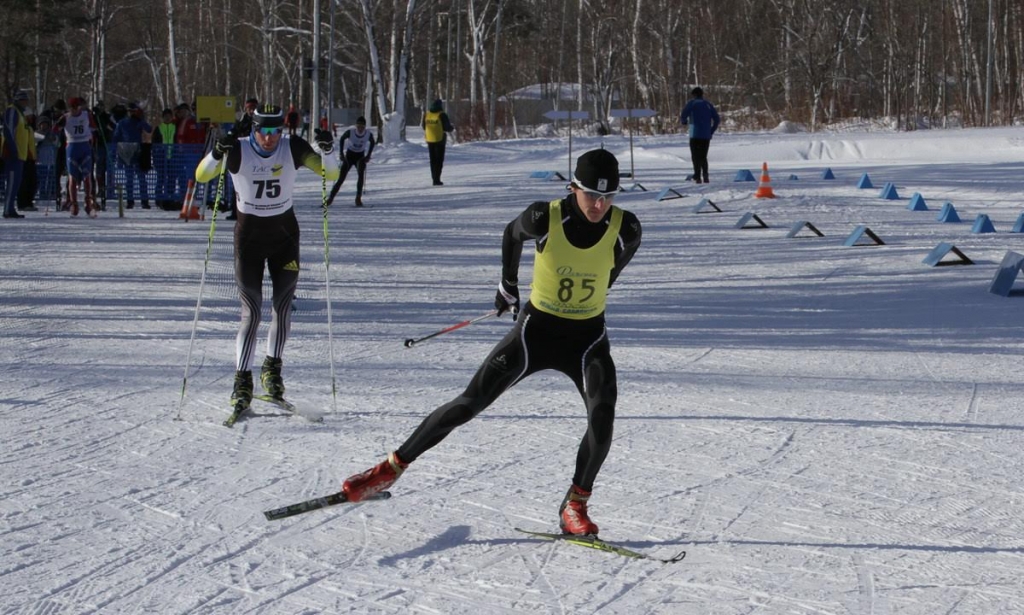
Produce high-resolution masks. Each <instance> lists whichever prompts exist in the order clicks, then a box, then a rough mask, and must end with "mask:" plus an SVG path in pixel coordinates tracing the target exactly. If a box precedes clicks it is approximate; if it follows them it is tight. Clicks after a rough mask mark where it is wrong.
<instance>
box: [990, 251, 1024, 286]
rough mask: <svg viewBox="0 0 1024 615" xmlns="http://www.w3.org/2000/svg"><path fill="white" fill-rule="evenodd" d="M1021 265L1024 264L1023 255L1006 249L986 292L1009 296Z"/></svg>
mask: <svg viewBox="0 0 1024 615" xmlns="http://www.w3.org/2000/svg"><path fill="white" fill-rule="evenodd" d="M1022 266H1024V256H1021V255H1020V254H1017V253H1016V252H1013V251H1011V250H1007V251H1006V256H1004V257H1003V262H1001V263H999V269H997V270H996V275H995V277H993V278H992V285H991V286H989V287H988V292H990V293H992V294H995V295H1001V296H1003V297H1009V296H1010V294H1011V293H1012V292H1013V282H1014V281H1015V280H1016V279H1017V274H1018V273H1020V269H1021V267H1022Z"/></svg>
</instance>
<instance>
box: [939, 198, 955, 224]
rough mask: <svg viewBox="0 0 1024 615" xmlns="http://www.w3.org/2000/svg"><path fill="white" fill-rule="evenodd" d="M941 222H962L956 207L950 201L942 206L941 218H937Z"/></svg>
mask: <svg viewBox="0 0 1024 615" xmlns="http://www.w3.org/2000/svg"><path fill="white" fill-rule="evenodd" d="M936 220H938V221H939V222H961V220H960V216H959V215H958V214H957V213H956V207H953V204H952V203H950V202H949V201H946V204H945V205H943V206H942V211H940V212H939V217H938V218H936Z"/></svg>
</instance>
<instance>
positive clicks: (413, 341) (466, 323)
mask: <svg viewBox="0 0 1024 615" xmlns="http://www.w3.org/2000/svg"><path fill="white" fill-rule="evenodd" d="M497 313H498V310H491V311H490V312H487V313H486V314H484V315H482V316H477V317H476V318H470V319H469V320H463V321H462V322H460V323H457V324H454V325H452V326H450V327H447V328H444V329H441V330H440V331H435V332H434V333H431V334H430V335H427V336H424V337H421V338H418V339H413V338H411V337H410V338H409V339H407V340H405V347H406V348H412V347H413V346H415V345H416V344H419V343H420V342H425V341H427V340H429V339H430V338H432V337H437V336H438V335H444V334H445V333H451V332H452V331H456V330H458V329H461V328H463V327H468V326H469V325H471V324H473V323H477V322H480V321H481V320H484V319H486V318H490V317H491V316H495V315H497Z"/></svg>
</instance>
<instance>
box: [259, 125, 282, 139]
mask: <svg viewBox="0 0 1024 615" xmlns="http://www.w3.org/2000/svg"><path fill="white" fill-rule="evenodd" d="M282 131H284V128H283V127H281V126H261V127H260V128H259V129H258V130H257V132H259V133H260V134H261V135H263V136H265V137H273V136H276V135H279V134H281V132H282Z"/></svg>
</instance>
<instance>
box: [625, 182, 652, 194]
mask: <svg viewBox="0 0 1024 615" xmlns="http://www.w3.org/2000/svg"><path fill="white" fill-rule="evenodd" d="M637 190H640V191H642V192H647V188H644V185H643V184H641V183H640V182H633V184H632V185H630V186H624V185H623V184H619V192H636V191H637Z"/></svg>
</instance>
